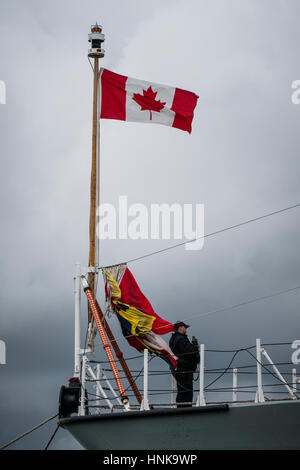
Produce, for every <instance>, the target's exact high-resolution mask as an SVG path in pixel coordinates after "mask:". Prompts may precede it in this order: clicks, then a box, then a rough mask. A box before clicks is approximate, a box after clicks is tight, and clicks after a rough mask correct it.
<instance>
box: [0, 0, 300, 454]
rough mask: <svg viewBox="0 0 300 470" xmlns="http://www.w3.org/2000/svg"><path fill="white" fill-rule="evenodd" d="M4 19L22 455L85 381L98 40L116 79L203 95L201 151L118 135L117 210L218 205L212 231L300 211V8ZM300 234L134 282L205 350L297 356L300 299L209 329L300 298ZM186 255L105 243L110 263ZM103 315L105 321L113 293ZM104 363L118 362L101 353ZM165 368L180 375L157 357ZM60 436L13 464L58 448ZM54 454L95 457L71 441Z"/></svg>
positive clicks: (169, 7)
mask: <svg viewBox="0 0 300 470" xmlns="http://www.w3.org/2000/svg"><path fill="white" fill-rule="evenodd" d="M0 10H1V14H0V17H1V20H0V21H1V23H0V50H1V61H0V80H3V81H4V82H5V84H6V93H7V94H6V104H5V105H3V104H0V120H1V121H0V122H1V126H0V143H1V159H0V165H1V170H0V171H1V173H0V175H1V184H0V194H1V245H0V246H1V328H0V338H1V339H2V340H4V341H5V342H6V345H7V364H6V365H1V366H0V374H1V380H0V384H1V385H0V387H1V390H0V413H1V418H0V421H1V430H0V443H5V442H6V441H9V440H10V439H12V438H13V437H15V436H16V435H18V434H20V433H21V432H23V431H25V430H26V429H28V428H30V427H31V426H33V425H35V424H37V423H39V422H40V421H42V420H43V419H44V418H46V417H48V416H51V415H52V414H55V412H56V410H57V401H58V393H59V388H60V386H61V385H62V384H66V382H67V380H68V378H69V377H71V376H72V374H73V329H74V322H73V317H74V308H73V272H74V263H75V262H76V261H77V260H78V261H80V262H82V263H83V264H86V263H87V259H88V222H89V183H90V181H89V180H90V161H91V118H92V116H91V113H92V79H93V77H92V71H91V68H90V65H89V63H88V60H87V50H88V47H89V45H88V42H87V35H88V33H89V31H90V25H91V24H93V23H94V22H95V21H98V22H99V23H100V24H102V25H103V32H104V33H105V35H106V40H105V45H104V48H105V50H106V55H105V58H104V59H103V60H102V65H103V66H105V67H107V68H109V69H111V70H113V71H115V72H117V73H121V74H124V75H129V76H132V77H135V78H140V79H143V80H149V81H154V82H158V83H164V84H167V85H172V86H177V87H179V88H183V89H186V90H191V91H193V92H195V93H196V94H197V95H199V101H198V106H197V108H196V111H195V118H194V121H193V132H192V134H191V135H189V134H188V133H186V132H182V131H180V130H177V129H173V128H167V127H165V126H155V125H153V126H147V125H146V124H138V123H137V124H135V123H124V122H117V121H104V122H101V201H102V202H105V203H112V204H117V201H118V197H119V196H120V195H126V196H127V197H128V203H129V204H132V203H135V202H139V203H143V204H145V205H146V206H147V207H149V208H150V204H151V203H168V204H172V203H180V204H184V203H192V204H196V203H203V204H204V206H205V232H206V233H209V232H212V231H215V230H218V229H220V228H223V227H226V226H229V225H233V224H236V223H239V222H242V221H244V220H247V219H250V218H254V217H257V216H260V215H263V214H265V213H268V212H272V211H275V210H277V209H281V208H284V207H286V206H290V205H293V204H296V203H299V202H300V188H299V169H300V168H299V148H300V133H299V125H300V105H299V106H297V105H295V104H293V103H292V101H291V94H292V88H291V84H292V82H293V81H294V80H296V79H300V76H299V75H300V73H299V54H298V48H297V45H298V44H299V42H300V31H299V15H300V5H299V2H297V0H284V1H283V0H282V1H281V0H251V1H248V0H243V1H241V0H225V1H224V0H210V1H208V0H206V1H200V0H188V1H175V0H172V1H171V0H170V1H168V0H160V1H152V2H146V1H145V0H139V1H138V0H131V1H127V2H122V1H106V0H103V1H91V0H87V1H85V2H81V1H78V0H77V1H74V0H72V1H67V0H60V1H57V0H53V1H52V2H41V1H38V0H35V1H33V0H23V1H16V0H9V1H8V0H6V1H5V0H1V1H0ZM299 228H300V224H299V209H294V210H291V211H289V212H285V213H282V214H280V215H276V216H274V217H272V218H268V219H265V220H263V221H260V222H257V223H255V224H251V225H247V226H244V227H242V228H240V229H237V230H232V231H229V232H226V233H223V234H220V235H216V236H215V237H212V238H208V239H207V240H205V243H204V246H203V249H202V250H200V251H186V250H185V249H184V248H183V247H180V248H176V249H175V250H170V251H168V252H165V253H163V254H160V255H155V256H153V257H149V258H146V259H144V260H141V261H137V262H135V263H132V264H130V265H129V268H130V269H131V271H132V273H133V274H134V276H135V278H136V280H137V282H138V283H139V285H140V287H141V289H142V290H143V292H144V294H145V295H146V296H147V297H148V298H149V300H150V301H151V303H152V305H153V307H154V309H155V310H156V312H157V313H159V314H160V315H161V316H162V317H163V318H165V319H167V320H169V321H172V322H173V321H176V320H180V319H185V320H187V321H188V322H189V323H190V324H191V329H190V330H189V335H190V336H191V335H195V336H197V337H198V339H199V341H200V342H203V343H205V345H206V346H207V348H210V349H222V348H225V349H226V348H227V349H235V348H240V347H243V346H251V345H253V344H255V339H256V338H257V337H259V338H262V340H263V341H264V342H265V343H271V342H289V341H292V340H294V339H298V338H299V292H298V291H295V292H293V293H290V294H286V295H282V296H280V297H275V298H273V299H270V300H266V301H262V302H259V303H256V304H251V305H248V306H245V307H242V308H238V309H234V310H231V311H228V312H223V313H218V314H215V315H208V316H206V317H203V318H201V317H200V316H199V315H201V314H202V313H205V312H207V311H211V310H215V309H218V308H222V307H225V306H227V305H231V304H235V303H238V302H240V301H244V300H247V299H250V298H253V297H257V296H263V295H268V294H271V293H273V292H276V291H278V290H281V289H286V288H290V287H294V286H297V285H299V283H300V237H299ZM171 244H174V240H173V241H172V240H170V241H166V240H157V241H151V240H145V241H141V240H138V241H130V240H123V241H118V240H116V241H104V242H103V243H102V245H101V265H108V264H114V263H118V262H122V261H126V260H128V259H131V258H135V257H137V256H141V255H143V254H145V253H148V252H151V251H155V250H158V249H160V248H163V247H166V246H169V245H171ZM99 299H100V302H101V304H102V306H104V301H103V288H102V285H101V284H100V291H99ZM82 306H83V319H82V326H83V331H82V337H83V339H84V334H85V328H86V311H85V308H86V304H85V302H83V303H82ZM197 315H198V317H197ZM112 324H113V327H114V332H115V335H116V336H118V337H120V335H121V334H120V330H119V329H118V325H116V323H115V322H113V323H112ZM168 336H169V335H166V337H165V339H166V340H168ZM120 346H121V347H122V349H123V350H124V354H125V356H130V355H135V351H134V350H133V349H130V348H129V346H128V345H127V344H126V341H125V340H123V339H121V340H120ZM291 351H292V350H291V349H290V348H289V347H288V346H287V347H286V348H281V349H278V348H277V349H275V348H273V349H271V352H270V354H271V355H272V358H274V360H276V361H280V360H285V361H289V360H290V354H291ZM97 358H98V359H104V352H103V351H102V349H100V348H98V349H97ZM229 359H230V358H229ZM244 360H247V358H246V357H244V356H241V357H240V359H239V360H238V358H237V363H238V364H242V363H243V362H244ZM207 361H208V363H207V367H208V368H209V367H211V366H212V365H215V366H216V367H218V366H220V367H222V366H224V365H226V363H227V361H228V356H226V357H225V358H224V356H223V357H220V358H219V359H218V360H217V359H216V358H215V357H211V356H209V354H207ZM218 361H219V362H218ZM141 364H142V362H141V361H140V362H139V363H138V364H137V366H136V367H138V366H139V365H140V367H142V365H141ZM217 364H218V365H217ZM157 368H161V369H162V370H166V365H165V364H164V363H163V362H162V361H161V362H159V360H158V359H156V360H155V369H157ZM290 369H291V367H290V368H286V369H285V370H286V371H288V370H289V371H290ZM54 427H55V423H54V422H53V423H51V424H50V425H49V426H47V427H46V428H44V429H42V430H41V431H37V432H36V433H35V434H33V435H32V436H31V437H29V438H26V439H24V440H22V441H20V442H19V443H18V444H16V445H15V446H14V448H19V449H32V448H37V449H39V448H42V447H43V446H45V444H46V443H47V441H48V439H49V437H50V435H51V432H52V430H53V429H54ZM52 448H56V449H73V448H74V449H75V448H80V446H79V445H77V443H76V442H75V441H74V439H73V438H72V437H71V436H69V434H68V433H67V431H63V430H59V432H58V434H57V436H56V438H55V440H54V442H53V444H52Z"/></svg>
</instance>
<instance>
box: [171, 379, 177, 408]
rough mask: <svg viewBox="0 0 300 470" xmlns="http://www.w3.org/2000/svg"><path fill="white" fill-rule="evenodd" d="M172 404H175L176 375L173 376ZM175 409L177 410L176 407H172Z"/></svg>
mask: <svg viewBox="0 0 300 470" xmlns="http://www.w3.org/2000/svg"><path fill="white" fill-rule="evenodd" d="M171 387H172V388H171V403H175V387H176V380H175V377H174V375H173V374H172V375H171ZM172 406H173V408H176V405H172Z"/></svg>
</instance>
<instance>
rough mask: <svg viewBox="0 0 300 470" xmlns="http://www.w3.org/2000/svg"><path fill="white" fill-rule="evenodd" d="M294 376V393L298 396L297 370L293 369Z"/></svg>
mask: <svg viewBox="0 0 300 470" xmlns="http://www.w3.org/2000/svg"><path fill="white" fill-rule="evenodd" d="M292 374H293V392H294V394H295V395H296V394H297V371H296V369H292Z"/></svg>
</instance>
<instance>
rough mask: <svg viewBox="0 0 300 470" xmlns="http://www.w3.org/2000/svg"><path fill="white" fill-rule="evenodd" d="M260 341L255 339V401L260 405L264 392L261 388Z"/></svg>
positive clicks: (263, 399) (263, 398)
mask: <svg viewBox="0 0 300 470" xmlns="http://www.w3.org/2000/svg"><path fill="white" fill-rule="evenodd" d="M261 351H262V349H261V340H260V339H259V338H257V339H256V366H257V394H256V397H255V401H257V402H258V403H262V402H264V401H265V397H264V392H263V388H262V373H261Z"/></svg>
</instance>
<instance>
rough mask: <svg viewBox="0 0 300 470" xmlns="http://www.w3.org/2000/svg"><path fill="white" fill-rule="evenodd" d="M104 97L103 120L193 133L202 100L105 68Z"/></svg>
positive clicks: (101, 80)
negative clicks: (153, 125) (145, 123)
mask: <svg viewBox="0 0 300 470" xmlns="http://www.w3.org/2000/svg"><path fill="white" fill-rule="evenodd" d="M100 93H101V95H100V100H101V111H100V117H101V118H102V119H118V120H120V121H133V122H149V123H155V124H164V125H165V126H171V127H176V128H177V129H182V130H183V131H187V132H189V133H191V131H192V120H193V117H194V109H195V106H196V104H197V100H198V96H197V95H196V94H195V93H193V92H191V91H186V90H181V89H180V88H174V87H170V86H166V85H160V84H159V83H152V82H146V81H144V80H137V79H135V78H130V77H125V76H124V75H119V74H117V73H114V72H111V71H110V70H107V69H103V68H101V78H100Z"/></svg>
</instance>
